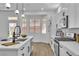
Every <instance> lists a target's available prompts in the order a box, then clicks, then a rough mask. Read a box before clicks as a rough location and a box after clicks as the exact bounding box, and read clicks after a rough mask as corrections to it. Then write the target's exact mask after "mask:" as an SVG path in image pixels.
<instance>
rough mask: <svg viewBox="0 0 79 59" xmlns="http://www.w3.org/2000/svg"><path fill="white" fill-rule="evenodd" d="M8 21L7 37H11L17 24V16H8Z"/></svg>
mask: <svg viewBox="0 0 79 59" xmlns="http://www.w3.org/2000/svg"><path fill="white" fill-rule="evenodd" d="M8 21H9V37H12V35H13V31H14V28H15V26H16V24H17V17H8Z"/></svg>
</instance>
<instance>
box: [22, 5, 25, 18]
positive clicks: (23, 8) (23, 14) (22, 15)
mask: <svg viewBox="0 0 79 59" xmlns="http://www.w3.org/2000/svg"><path fill="white" fill-rule="evenodd" d="M24 10H25V8H24V4H22V15H21V17H25V15H24Z"/></svg>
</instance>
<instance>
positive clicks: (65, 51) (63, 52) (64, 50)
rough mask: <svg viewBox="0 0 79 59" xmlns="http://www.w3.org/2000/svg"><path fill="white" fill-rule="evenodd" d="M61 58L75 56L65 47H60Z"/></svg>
mask: <svg viewBox="0 0 79 59" xmlns="http://www.w3.org/2000/svg"><path fill="white" fill-rule="evenodd" d="M59 53H60V56H75V54H73V53H72V52H70V51H69V50H68V49H66V48H64V47H63V46H60V51H59Z"/></svg>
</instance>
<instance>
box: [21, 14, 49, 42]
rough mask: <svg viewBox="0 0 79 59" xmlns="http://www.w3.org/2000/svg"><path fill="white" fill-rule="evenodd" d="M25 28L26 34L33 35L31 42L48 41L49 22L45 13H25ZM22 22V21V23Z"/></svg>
mask: <svg viewBox="0 0 79 59" xmlns="http://www.w3.org/2000/svg"><path fill="white" fill-rule="evenodd" d="M25 19H26V23H25V24H26V26H25V27H26V29H27V31H26V32H24V31H23V32H24V33H27V34H28V35H33V36H34V39H33V40H32V41H33V42H45V43H49V42H50V41H49V33H50V25H49V24H50V23H49V19H48V16H47V15H26V17H25ZM22 24H24V23H22Z"/></svg>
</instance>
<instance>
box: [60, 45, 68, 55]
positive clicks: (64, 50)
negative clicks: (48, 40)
mask: <svg viewBox="0 0 79 59" xmlns="http://www.w3.org/2000/svg"><path fill="white" fill-rule="evenodd" d="M60 56H68V55H67V53H66V49H64V48H63V47H61V46H60Z"/></svg>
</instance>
